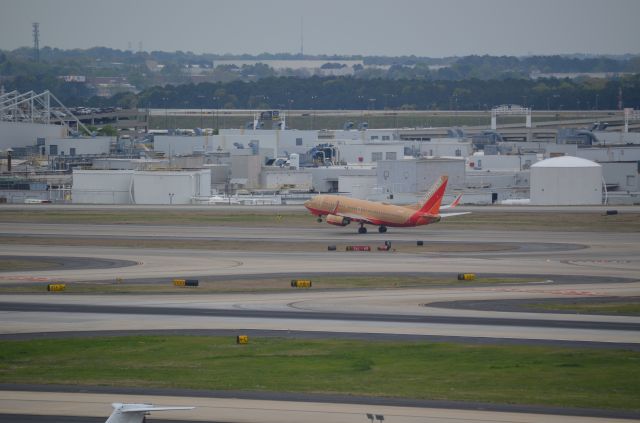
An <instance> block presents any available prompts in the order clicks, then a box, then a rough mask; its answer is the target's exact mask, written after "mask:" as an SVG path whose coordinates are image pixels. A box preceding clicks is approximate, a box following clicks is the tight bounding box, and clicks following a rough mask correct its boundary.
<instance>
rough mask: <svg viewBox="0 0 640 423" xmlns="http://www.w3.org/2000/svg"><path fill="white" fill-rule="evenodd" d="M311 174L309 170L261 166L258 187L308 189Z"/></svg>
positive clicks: (309, 187)
mask: <svg viewBox="0 0 640 423" xmlns="http://www.w3.org/2000/svg"><path fill="white" fill-rule="evenodd" d="M312 184H313V176H312V175H311V172H310V171H309V170H294V169H288V168H278V167H276V168H269V167H263V168H262V172H260V187H261V188H264V189H276V190H280V189H289V188H291V189H298V190H306V191H308V190H310V189H311V186H312Z"/></svg>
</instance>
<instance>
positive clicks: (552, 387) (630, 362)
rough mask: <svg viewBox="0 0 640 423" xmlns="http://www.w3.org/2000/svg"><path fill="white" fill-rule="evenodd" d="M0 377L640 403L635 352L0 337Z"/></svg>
mask: <svg viewBox="0 0 640 423" xmlns="http://www.w3.org/2000/svg"><path fill="white" fill-rule="evenodd" d="M0 382H2V383H23V384H71V385H74V384H78V385H100V386H119V387H141V386H144V387H157V388H184V389H205V390H251V391H278V392H306V393H335V394H347V395H368V396H385V397H402V398H416V399H433V400H461V401H482V402H493V403H509V404H537V405H548V406H561V407H587V408H601V409H620V410H639V409H640V400H639V398H640V353H638V352H633V351H625V350H599V349H593V350H592V349H569V348H555V347H549V346H544V347H531V346H496V345H464V344H448V343H430V342H386V341H385V342H382V341H370V342H366V341H345V340H291V339H279V338H252V339H250V341H249V344H248V345H236V344H235V339H233V338H230V337H201V336H128V337H113V338H92V339H51V340H31V341H1V342H0Z"/></svg>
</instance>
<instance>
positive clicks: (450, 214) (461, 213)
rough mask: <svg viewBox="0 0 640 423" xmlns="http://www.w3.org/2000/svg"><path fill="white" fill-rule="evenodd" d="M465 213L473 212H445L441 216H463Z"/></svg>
mask: <svg viewBox="0 0 640 423" xmlns="http://www.w3.org/2000/svg"><path fill="white" fill-rule="evenodd" d="M463 214H471V212H459V213H444V214H440V217H441V218H442V219H444V218H445V217H451V216H462V215H463Z"/></svg>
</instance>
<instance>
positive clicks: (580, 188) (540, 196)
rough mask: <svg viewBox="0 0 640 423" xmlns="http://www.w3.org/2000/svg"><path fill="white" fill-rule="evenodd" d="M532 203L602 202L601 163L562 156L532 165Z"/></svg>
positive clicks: (577, 203)
mask: <svg viewBox="0 0 640 423" xmlns="http://www.w3.org/2000/svg"><path fill="white" fill-rule="evenodd" d="M530 192H531V204H534V205H586V204H602V166H600V165H599V164H597V163H594V162H592V161H590V160H585V159H581V158H578V157H571V156H563V157H555V158H553V159H547V160H543V161H541V162H538V163H536V164H534V165H532V166H531V191H530Z"/></svg>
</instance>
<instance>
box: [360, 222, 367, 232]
mask: <svg viewBox="0 0 640 423" xmlns="http://www.w3.org/2000/svg"><path fill="white" fill-rule="evenodd" d="M358 233H359V234H366V233H367V228H365V226H364V223H360V227H359V228H358Z"/></svg>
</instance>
